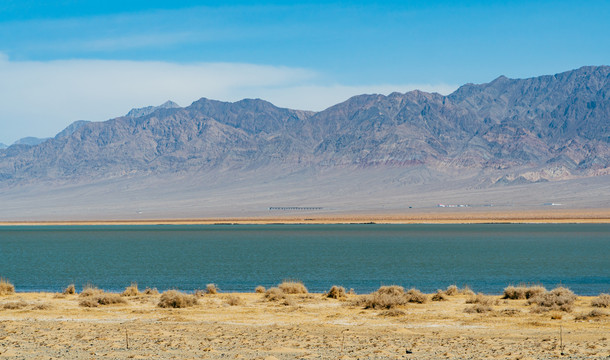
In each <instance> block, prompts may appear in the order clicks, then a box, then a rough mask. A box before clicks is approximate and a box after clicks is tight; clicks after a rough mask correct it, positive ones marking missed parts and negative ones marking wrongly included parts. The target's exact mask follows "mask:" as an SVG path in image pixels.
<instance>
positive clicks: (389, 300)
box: [354, 285, 409, 309]
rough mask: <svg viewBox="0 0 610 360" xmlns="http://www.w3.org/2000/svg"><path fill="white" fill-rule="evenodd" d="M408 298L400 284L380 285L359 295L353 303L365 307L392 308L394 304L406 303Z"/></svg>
mask: <svg viewBox="0 0 610 360" xmlns="http://www.w3.org/2000/svg"><path fill="white" fill-rule="evenodd" d="M408 302H409V298H408V297H407V294H406V293H405V289H404V288H403V287H402V286H398V285H391V286H382V287H380V288H379V289H377V291H375V292H373V293H371V294H369V295H365V296H362V297H360V298H359V299H357V300H356V301H355V302H354V305H362V306H364V308H365V309H393V308H395V307H396V306H400V305H406V304H407V303H408Z"/></svg>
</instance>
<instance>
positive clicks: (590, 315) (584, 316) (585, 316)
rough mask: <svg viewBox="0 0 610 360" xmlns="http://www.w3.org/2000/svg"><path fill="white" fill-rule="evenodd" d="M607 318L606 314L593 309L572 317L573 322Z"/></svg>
mask: <svg viewBox="0 0 610 360" xmlns="http://www.w3.org/2000/svg"><path fill="white" fill-rule="evenodd" d="M606 316H608V314H606V313H605V312H603V311H601V310H599V309H593V310H591V311H590V312H588V313H582V314H578V315H576V316H575V317H574V320H589V319H592V318H602V317H606Z"/></svg>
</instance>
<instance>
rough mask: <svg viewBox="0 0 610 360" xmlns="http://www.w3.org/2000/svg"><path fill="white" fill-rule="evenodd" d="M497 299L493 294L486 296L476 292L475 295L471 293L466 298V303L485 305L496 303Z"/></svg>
mask: <svg viewBox="0 0 610 360" xmlns="http://www.w3.org/2000/svg"><path fill="white" fill-rule="evenodd" d="M498 303H499V301H498V299H495V298H494V297H493V296H487V295H484V294H482V293H478V294H477V295H473V296H471V297H469V298H468V299H466V304H481V305H485V306H492V305H498Z"/></svg>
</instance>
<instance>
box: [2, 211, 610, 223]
mask: <svg viewBox="0 0 610 360" xmlns="http://www.w3.org/2000/svg"><path fill="white" fill-rule="evenodd" d="M609 223H610V209H560V210H529V211H525V210H524V211H494V212H477V211H429V212H420V213H408V214H407V213H388V214H366V213H357V214H341V213H337V214H309V213H308V214H298V213H291V214H286V215H276V216H252V217H202V218H151V219H133V218H132V219H83V220H81V219H62V220H57V219H54V220H11V221H0V226H71V225H74V226H79V225H80V226H87V225H274V224H277V225H305V224H312V225H333V224H337V225H338V224H346V225H347V224H354V225H355V224H609Z"/></svg>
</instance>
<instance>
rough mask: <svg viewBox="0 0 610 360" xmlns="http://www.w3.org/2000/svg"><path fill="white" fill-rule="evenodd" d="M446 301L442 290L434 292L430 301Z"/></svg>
mask: <svg viewBox="0 0 610 360" xmlns="http://www.w3.org/2000/svg"><path fill="white" fill-rule="evenodd" d="M446 300H447V296H446V295H445V292H443V290H440V289H439V290H436V293H435V294H434V295H432V301H446Z"/></svg>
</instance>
